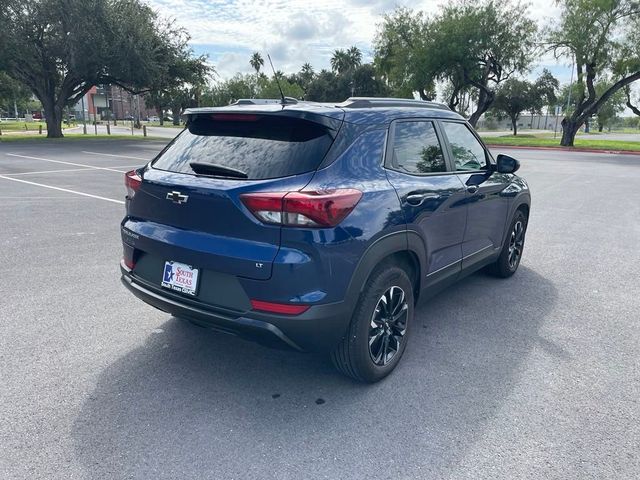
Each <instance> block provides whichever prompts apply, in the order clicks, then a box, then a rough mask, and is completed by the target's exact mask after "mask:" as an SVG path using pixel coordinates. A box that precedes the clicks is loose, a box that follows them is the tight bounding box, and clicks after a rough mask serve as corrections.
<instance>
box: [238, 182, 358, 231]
mask: <svg viewBox="0 0 640 480" xmlns="http://www.w3.org/2000/svg"><path fill="white" fill-rule="evenodd" d="M360 198H362V192H361V191H360V190H355V189H353V188H342V189H337V190H331V191H302V192H265V193H245V194H243V195H240V199H241V200H242V203H244V204H245V206H246V207H247V208H248V209H249V210H250V211H251V213H253V214H254V215H255V216H256V218H258V219H259V220H260V221H262V222H265V223H275V224H280V225H287V226H292V227H296V226H297V227H335V226H336V225H338V224H339V223H340V222H342V220H344V219H345V218H346V217H347V215H349V213H351V211H352V210H353V209H354V208H355V206H356V205H357V204H358V202H359V201H360Z"/></svg>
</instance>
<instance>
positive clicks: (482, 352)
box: [73, 265, 565, 479]
mask: <svg viewBox="0 0 640 480" xmlns="http://www.w3.org/2000/svg"><path fill="white" fill-rule="evenodd" d="M555 299H556V289H555V287H554V285H553V284H552V283H551V282H549V281H548V280H547V279H545V278H544V277H543V276H541V275H539V274H538V273H536V272H535V271H534V270H532V269H529V268H526V266H525V265H522V266H521V269H520V271H519V272H518V273H517V274H516V275H515V276H514V277H513V278H511V279H509V280H499V279H494V278H491V277H488V276H486V275H484V274H482V273H479V274H474V275H472V276H470V277H468V278H466V279H465V280H463V281H461V282H459V283H458V284H457V285H455V286H453V287H451V288H450V289H448V290H447V291H445V292H443V293H441V294H440V295H438V296H437V297H435V298H434V299H431V300H430V301H428V302H425V303H424V304H422V305H420V306H419V308H418V309H417V310H416V318H415V320H416V321H415V322H414V324H413V328H414V331H413V335H412V338H411V341H410V344H409V346H408V348H407V351H406V354H405V357H404V359H403V361H402V363H401V364H400V366H399V367H398V369H397V370H396V371H395V372H394V373H393V374H392V375H391V376H390V377H388V378H387V379H385V380H384V381H382V382H380V383H378V384H375V385H360V384H357V383H355V382H352V381H351V380H349V379H347V378H343V377H341V376H340V375H338V374H337V373H336V372H335V371H334V370H333V368H332V366H331V365H330V364H329V362H328V361H326V360H325V359H324V358H322V357H320V356H317V355H310V354H300V353H295V352H289V351H280V350H272V349H268V348H265V347H261V346H259V345H256V344H253V343H250V342H246V341H243V340H241V339H238V338H235V337H231V336H228V335H224V334H220V333H216V332H212V331H210V330H205V329H202V328H199V327H196V326H193V325H191V324H189V323H187V322H184V321H181V320H178V319H174V318H172V319H170V320H168V321H167V322H166V323H164V324H163V325H162V326H161V328H160V329H159V330H162V331H157V333H152V334H151V335H150V336H149V337H148V338H147V340H146V342H145V344H144V345H143V346H141V347H139V348H136V349H135V350H132V351H130V352H129V353H128V354H126V355H125V356H123V357H121V358H119V359H117V360H115V361H114V362H113V363H112V364H111V365H110V366H109V367H107V368H106V369H105V370H104V371H103V372H101V374H100V376H99V379H98V382H97V386H96V388H95V391H94V392H93V393H92V394H91V395H90V396H89V398H88V399H87V400H86V401H85V403H84V405H83V407H82V409H81V411H80V414H79V416H78V418H77V420H76V422H75V424H74V431H73V435H74V440H75V445H76V454H77V456H78V458H79V459H80V461H81V463H82V464H83V465H84V467H85V468H86V471H87V475H88V476H89V477H90V478H125V477H126V478H130V477H132V478H187V477H189V478H195V477H197V478H278V479H281V478H292V479H293V478H296V479H299V478H319V477H321V478H325V477H326V478H351V477H353V478H365V477H369V478H380V477H381V476H384V477H388V478H399V477H403V478H417V477H423V476H424V475H425V474H430V475H437V474H442V473H443V472H446V471H448V470H449V469H450V468H451V467H452V466H453V465H455V464H456V463H457V462H459V461H460V460H461V458H462V457H463V456H464V454H465V451H466V450H467V449H468V448H469V446H470V445H472V444H473V442H474V441H475V439H477V438H478V437H479V436H480V435H482V433H483V427H484V425H486V423H487V421H488V419H490V418H492V417H493V416H494V415H495V413H496V412H497V411H498V410H499V409H500V407H501V405H502V404H503V402H504V400H505V399H506V398H507V397H508V396H509V394H510V392H511V391H512V389H513V387H514V386H515V385H517V383H518V382H519V381H520V380H519V379H520V376H521V372H522V371H523V369H525V368H526V366H525V362H526V359H527V356H528V354H529V353H530V352H531V351H532V349H534V348H540V349H541V350H542V351H543V352H544V354H546V355H550V356H552V357H556V358H557V359H558V360H560V361H562V360H563V358H564V356H565V354H564V352H563V351H562V349H560V348H559V347H556V346H554V345H550V344H549V342H548V341H544V340H543V339H541V338H540V337H539V333H538V332H539V329H540V327H541V325H542V324H543V323H544V322H545V319H546V318H547V317H549V316H551V315H553V307H554V303H555ZM158 315H161V314H160V313H158Z"/></svg>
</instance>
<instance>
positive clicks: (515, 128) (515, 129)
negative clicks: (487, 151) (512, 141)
mask: <svg viewBox="0 0 640 480" xmlns="http://www.w3.org/2000/svg"><path fill="white" fill-rule="evenodd" d="M511 125H512V126H513V136H514V137H515V136H516V135H518V119H517V118H512V119H511ZM525 136H526V135H525Z"/></svg>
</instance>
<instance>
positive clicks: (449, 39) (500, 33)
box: [422, 0, 537, 126]
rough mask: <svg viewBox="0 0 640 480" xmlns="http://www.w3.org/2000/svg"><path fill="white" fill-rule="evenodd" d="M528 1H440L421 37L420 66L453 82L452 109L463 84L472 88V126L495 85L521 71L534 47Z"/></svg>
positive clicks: (484, 107) (493, 92)
mask: <svg viewBox="0 0 640 480" xmlns="http://www.w3.org/2000/svg"><path fill="white" fill-rule="evenodd" d="M527 13H528V7H527V6H526V5H522V4H520V3H515V2H512V1H506V2H500V3H498V2H494V1H493V0H485V1H482V2H479V3H476V2H465V1H463V2H460V3H457V4H453V5H451V6H448V7H445V8H444V9H443V10H442V12H441V13H440V15H438V16H437V17H436V18H435V19H434V20H433V21H432V22H431V24H430V26H429V35H428V38H427V39H426V41H425V42H424V43H423V46H422V48H423V49H424V51H423V56H424V57H425V58H426V59H427V61H426V64H425V66H424V67H423V68H425V70H426V71H427V72H430V74H431V75H433V76H434V78H436V79H438V80H443V81H448V82H450V83H451V84H452V86H453V89H452V94H451V97H450V99H449V106H450V107H451V108H453V109H455V108H456V107H457V105H458V103H459V94H460V92H462V91H464V89H465V88H466V87H472V88H473V89H475V90H476V91H477V102H476V109H475V111H473V112H472V113H471V116H470V117H469V123H471V125H473V126H475V125H476V123H477V122H478V120H479V118H480V116H481V115H482V114H483V113H484V112H486V111H487V110H488V109H489V107H491V104H492V103H493V101H494V98H495V89H496V87H497V86H498V85H499V84H500V83H501V82H504V81H505V80H507V79H508V78H509V77H510V76H511V75H513V74H515V73H524V72H525V71H526V70H527V69H528V67H529V65H530V64H531V61H532V59H533V54H534V52H535V43H534V41H535V34H536V30H537V28H536V24H535V22H534V21H533V20H531V19H530V18H528V16H527Z"/></svg>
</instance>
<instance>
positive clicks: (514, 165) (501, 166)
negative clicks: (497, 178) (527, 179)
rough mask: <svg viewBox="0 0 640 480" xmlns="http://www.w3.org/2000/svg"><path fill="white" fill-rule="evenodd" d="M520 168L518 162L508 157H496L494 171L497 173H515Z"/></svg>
mask: <svg viewBox="0 0 640 480" xmlns="http://www.w3.org/2000/svg"><path fill="white" fill-rule="evenodd" d="M519 168H520V162H519V161H518V160H516V159H515V158H513V157H510V156H509V155H503V154H500V155H498V158H497V159H496V170H497V171H498V172H499V173H515V172H517V171H518V169H519Z"/></svg>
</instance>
